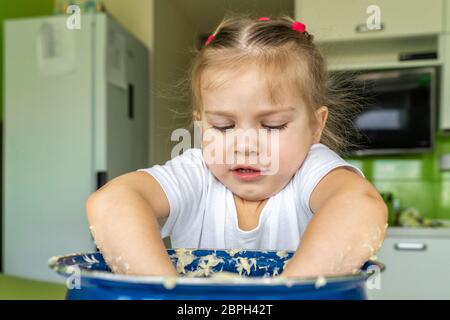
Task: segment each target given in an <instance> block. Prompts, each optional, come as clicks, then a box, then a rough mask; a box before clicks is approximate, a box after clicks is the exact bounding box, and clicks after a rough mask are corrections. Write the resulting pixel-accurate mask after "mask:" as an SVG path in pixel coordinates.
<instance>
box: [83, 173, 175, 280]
mask: <svg viewBox="0 0 450 320" xmlns="http://www.w3.org/2000/svg"><path fill="white" fill-rule="evenodd" d="M86 211H87V217H88V220H89V224H90V228H91V232H92V234H93V236H94V239H95V241H96V244H97V247H98V248H99V249H100V251H101V252H102V254H103V256H104V258H105V260H106V262H107V263H108V265H109V266H110V267H111V269H112V270H113V272H115V273H123V274H133V275H161V276H162V275H171V276H176V275H177V272H176V270H175V268H174V267H173V265H172V263H171V261H170V258H169V256H168V254H167V251H166V248H165V246H164V243H163V241H162V239H161V234H160V231H159V226H158V219H164V218H165V217H167V216H168V214H169V203H168V200H167V198H166V196H165V193H164V191H163V190H162V189H161V187H160V186H159V184H158V182H157V181H156V180H155V179H154V178H153V177H152V176H151V175H149V174H148V173H145V172H132V173H128V174H125V175H122V176H120V177H118V178H116V179H114V180H112V181H110V182H109V183H107V184H106V185H105V186H103V187H102V188H101V189H99V190H98V191H96V192H95V193H93V194H92V195H91V196H90V197H89V198H88V200H87V202H86Z"/></svg>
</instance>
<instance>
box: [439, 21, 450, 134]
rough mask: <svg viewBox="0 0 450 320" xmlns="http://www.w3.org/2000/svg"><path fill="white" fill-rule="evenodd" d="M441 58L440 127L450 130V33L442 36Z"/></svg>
mask: <svg viewBox="0 0 450 320" xmlns="http://www.w3.org/2000/svg"><path fill="white" fill-rule="evenodd" d="M449 20H450V15H449ZM449 22H450V21H449ZM439 41H440V43H441V44H440V45H441V50H440V54H441V55H442V56H443V57H442V58H441V59H442V61H444V64H443V65H442V67H441V90H440V93H441V97H440V100H441V101H440V114H439V129H441V130H443V131H449V130H450V33H446V34H443V35H442V36H440V39H439Z"/></svg>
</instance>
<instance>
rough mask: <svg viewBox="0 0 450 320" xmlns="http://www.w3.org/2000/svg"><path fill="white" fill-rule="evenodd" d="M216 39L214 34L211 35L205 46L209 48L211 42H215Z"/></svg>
mask: <svg viewBox="0 0 450 320" xmlns="http://www.w3.org/2000/svg"><path fill="white" fill-rule="evenodd" d="M214 37H215V35H214V34H211V35H210V36H209V37H208V40H206V42H205V46H207V45H208V44H210V42H211V41H213V39H214Z"/></svg>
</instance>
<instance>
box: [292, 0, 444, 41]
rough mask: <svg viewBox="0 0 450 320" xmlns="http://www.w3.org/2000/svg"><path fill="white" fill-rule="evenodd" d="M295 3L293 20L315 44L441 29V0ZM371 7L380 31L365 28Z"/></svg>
mask: <svg viewBox="0 0 450 320" xmlns="http://www.w3.org/2000/svg"><path fill="white" fill-rule="evenodd" d="M445 1H446V0H445ZM295 4H296V5H295V12H296V18H297V19H299V20H302V21H303V22H304V23H305V24H306V25H307V28H308V30H310V32H311V33H312V34H313V35H314V36H315V37H316V39H317V40H318V41H342V40H356V39H372V38H374V39H376V38H387V37H399V36H420V35H429V34H438V33H440V32H442V31H443V29H444V22H443V10H444V0H428V1H422V0H394V1H393V0H339V1H329V0H296V3H295ZM371 5H376V6H378V7H379V8H380V13H381V15H380V18H381V27H382V28H381V29H380V30H368V28H367V20H368V18H369V16H371V13H367V8H368V7H369V6H371ZM446 5H447V6H448V4H447V3H446Z"/></svg>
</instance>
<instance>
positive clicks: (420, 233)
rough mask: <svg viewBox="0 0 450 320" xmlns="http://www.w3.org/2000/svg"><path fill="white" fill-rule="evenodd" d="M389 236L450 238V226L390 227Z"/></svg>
mask: <svg viewBox="0 0 450 320" xmlns="http://www.w3.org/2000/svg"><path fill="white" fill-rule="evenodd" d="M387 236H388V237H389V236H392V237H431V238H450V228H447V227H442V228H422V227H419V228H406V227H389V228H388V231H387Z"/></svg>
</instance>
